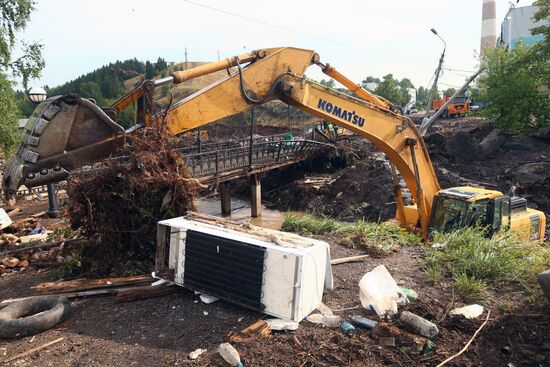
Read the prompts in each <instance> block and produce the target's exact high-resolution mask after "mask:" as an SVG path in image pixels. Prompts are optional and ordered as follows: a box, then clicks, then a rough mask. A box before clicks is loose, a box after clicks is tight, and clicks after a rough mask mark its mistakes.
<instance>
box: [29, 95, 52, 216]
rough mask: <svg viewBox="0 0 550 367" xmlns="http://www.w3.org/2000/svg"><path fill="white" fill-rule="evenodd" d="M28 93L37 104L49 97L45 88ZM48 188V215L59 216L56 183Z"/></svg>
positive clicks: (48, 185)
mask: <svg viewBox="0 0 550 367" xmlns="http://www.w3.org/2000/svg"><path fill="white" fill-rule="evenodd" d="M27 95H28V97H29V99H30V100H31V102H33V103H35V104H39V103H42V102H44V101H45V100H46V98H47V97H48V94H47V93H46V91H45V90H44V88H40V87H32V88H31V89H29V90H28V92H27ZM46 186H47V188H48V204H49V208H48V212H47V214H48V217H50V218H57V217H58V216H59V209H58V208H57V195H56V193H55V184H53V183H49V184H47V185H46Z"/></svg>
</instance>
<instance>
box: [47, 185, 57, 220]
mask: <svg viewBox="0 0 550 367" xmlns="http://www.w3.org/2000/svg"><path fill="white" fill-rule="evenodd" d="M46 186H47V187H48V204H49V208H48V212H47V214H48V217H50V218H57V217H58V216H59V209H57V194H56V193H55V184H53V183H49V184H47V185H46Z"/></svg>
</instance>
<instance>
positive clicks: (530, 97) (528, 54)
mask: <svg viewBox="0 0 550 367" xmlns="http://www.w3.org/2000/svg"><path fill="white" fill-rule="evenodd" d="M547 64H548V61H547V60H546V59H542V58H539V57H536V58H533V57H532V49H530V48H529V47H527V46H525V45H522V44H521V43H519V44H518V45H517V47H515V48H514V49H513V50H511V51H508V50H506V49H503V48H496V49H493V50H490V51H489V52H487V53H486V55H485V57H484V59H483V65H484V66H485V69H486V73H485V74H484V75H483V76H481V77H480V79H479V87H480V88H479V89H480V91H481V101H482V102H484V103H485V108H484V109H483V110H482V113H483V114H484V115H485V116H487V117H489V118H490V119H491V120H492V121H494V122H495V124H497V125H499V126H501V127H503V128H505V129H507V130H509V131H512V132H515V133H522V134H526V133H530V132H532V131H534V130H536V129H538V128H539V127H542V126H550V104H549V103H548V98H549V96H548V78H549V77H548V73H544V72H541V71H542V70H548V65H547Z"/></svg>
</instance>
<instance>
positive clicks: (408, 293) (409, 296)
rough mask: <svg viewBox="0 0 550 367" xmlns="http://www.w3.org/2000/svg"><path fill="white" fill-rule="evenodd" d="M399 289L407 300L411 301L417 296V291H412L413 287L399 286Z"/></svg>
mask: <svg viewBox="0 0 550 367" xmlns="http://www.w3.org/2000/svg"><path fill="white" fill-rule="evenodd" d="M399 289H401V292H403V294H404V295H405V297H407V301H409V302H412V301H414V300H415V299H417V298H418V293H416V291H414V290H413V289H410V288H406V287H399Z"/></svg>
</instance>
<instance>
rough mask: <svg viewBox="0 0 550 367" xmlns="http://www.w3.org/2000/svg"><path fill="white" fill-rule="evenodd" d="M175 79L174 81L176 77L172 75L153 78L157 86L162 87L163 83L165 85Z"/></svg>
mask: <svg viewBox="0 0 550 367" xmlns="http://www.w3.org/2000/svg"><path fill="white" fill-rule="evenodd" d="M173 81H174V77H173V76H172V75H170V76H167V77H164V78H161V79H156V80H153V82H154V83H155V87H160V86H161V85H164V84H170V83H172V82H173Z"/></svg>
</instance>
